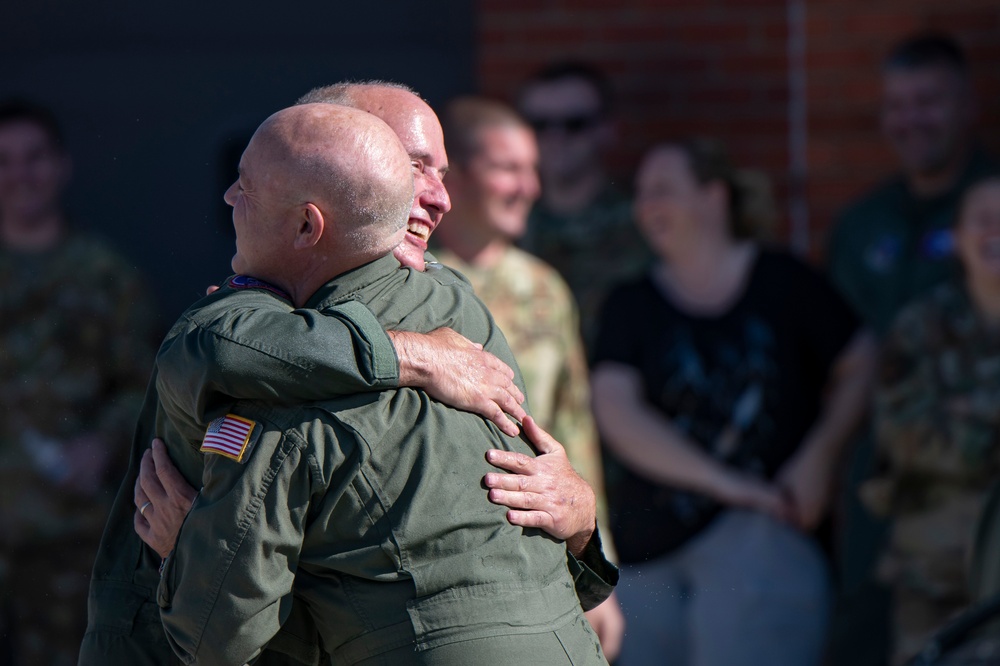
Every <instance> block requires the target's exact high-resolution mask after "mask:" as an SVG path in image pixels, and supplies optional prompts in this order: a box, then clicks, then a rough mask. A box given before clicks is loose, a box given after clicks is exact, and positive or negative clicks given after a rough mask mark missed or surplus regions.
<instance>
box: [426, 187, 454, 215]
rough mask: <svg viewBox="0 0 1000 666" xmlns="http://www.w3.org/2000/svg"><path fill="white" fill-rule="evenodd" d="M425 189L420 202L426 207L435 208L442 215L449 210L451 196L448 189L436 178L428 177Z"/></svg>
mask: <svg viewBox="0 0 1000 666" xmlns="http://www.w3.org/2000/svg"><path fill="white" fill-rule="evenodd" d="M427 185H428V186H427V189H426V190H425V191H424V195H423V196H422V197H421V203H422V204H423V205H424V206H425V207H427V206H429V207H432V208H436V209H437V210H438V211H439V212H440V213H441V214H442V215H444V214H445V213H447V212H448V211H449V210H451V197H449V196H448V190H447V188H445V186H444V183H442V182H441V181H440V180H439V179H437V178H431V179H428V183H427Z"/></svg>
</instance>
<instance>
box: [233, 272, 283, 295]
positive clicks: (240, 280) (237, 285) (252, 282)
mask: <svg viewBox="0 0 1000 666" xmlns="http://www.w3.org/2000/svg"><path fill="white" fill-rule="evenodd" d="M229 286H230V287H232V288H233V289H263V290H264V291H269V292H271V293H272V294H276V295H278V296H281V297H282V298H283V299H285V300H286V301H290V300H292V298H291V296H289V295H288V294H286V293H285V292H284V291H282V290H281V289H278V288H277V287H275V286H274V285H273V284H270V283H268V282H264V281H263V280H258V279H257V278H255V277H250V276H249V275H234V276H233V277H232V279H230V280H229Z"/></svg>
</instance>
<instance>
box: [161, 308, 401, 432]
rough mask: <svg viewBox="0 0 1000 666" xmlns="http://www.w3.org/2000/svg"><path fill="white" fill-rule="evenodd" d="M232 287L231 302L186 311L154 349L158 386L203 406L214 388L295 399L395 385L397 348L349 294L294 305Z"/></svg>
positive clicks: (190, 405) (238, 395)
mask: <svg viewBox="0 0 1000 666" xmlns="http://www.w3.org/2000/svg"><path fill="white" fill-rule="evenodd" d="M253 296H256V295H250V296H247V295H246V294H245V293H244V292H235V293H232V294H231V295H230V296H229V298H230V300H231V301H232V302H233V305H234V307H230V308H226V309H224V310H222V311H220V310H219V309H217V308H216V309H212V310H211V311H196V312H194V313H188V314H186V315H185V319H186V321H185V322H183V325H184V326H185V328H184V330H183V333H181V334H177V335H172V336H168V339H167V341H166V342H165V343H164V345H163V346H162V347H161V349H160V353H159V355H158V357H157V359H158V364H159V366H160V367H161V368H162V371H161V376H160V380H159V388H160V390H161V391H163V392H165V393H166V394H168V395H170V396H173V398H174V399H175V400H180V401H181V402H182V404H181V407H182V408H183V409H184V410H185V412H186V413H191V414H198V413H202V411H203V408H204V407H205V406H206V405H210V404H211V400H212V397H213V396H215V395H222V396H228V397H229V398H230V399H232V398H235V399H239V400H268V401H272V402H278V403H283V404H296V403H302V402H308V401H312V400H320V399H329V398H333V397H337V396H342V395H349V394H353V393H359V392H364V391H374V390H380V389H384V388H390V387H396V386H398V382H399V364H398V360H397V357H396V352H395V348H394V347H393V345H392V342H391V341H390V340H389V337H388V335H387V334H386V332H385V331H384V330H383V328H382V326H381V325H380V324H379V322H378V320H377V319H376V318H375V316H374V315H373V314H372V313H371V311H369V310H368V308H366V307H365V306H364V305H362V304H360V303H357V302H354V301H349V302H346V303H341V304H338V305H336V306H333V307H331V308H329V309H324V310H321V311H317V310H307V309H297V310H292V309H291V308H290V307H289V306H288V305H287V304H286V303H285V302H283V301H280V300H278V299H276V298H273V297H269V296H265V297H263V298H262V297H259V296H258V297H256V298H253Z"/></svg>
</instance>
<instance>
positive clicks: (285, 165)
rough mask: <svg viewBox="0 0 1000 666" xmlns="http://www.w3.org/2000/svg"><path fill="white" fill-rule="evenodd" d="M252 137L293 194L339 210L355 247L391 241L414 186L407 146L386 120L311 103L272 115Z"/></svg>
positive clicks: (386, 245) (378, 248)
mask: <svg viewBox="0 0 1000 666" xmlns="http://www.w3.org/2000/svg"><path fill="white" fill-rule="evenodd" d="M254 141H258V142H260V143H261V144H262V147H263V148H264V150H265V151H266V154H267V158H266V159H267V160H268V161H269V162H270V163H271V164H272V168H273V169H274V173H275V177H276V178H279V179H280V180H281V188H282V189H283V190H284V193H285V196H287V197H289V199H290V200H296V201H315V202H318V203H321V204H322V206H321V208H323V209H324V212H327V213H328V214H330V213H333V214H336V215H337V216H338V217H339V220H340V222H339V224H338V227H339V229H340V230H341V231H342V233H345V234H347V235H348V237H350V238H351V239H352V242H353V243H355V244H356V245H358V247H357V248H356V249H358V250H361V251H364V252H366V253H369V254H370V253H378V254H384V253H385V252H387V251H389V250H390V249H391V248H392V245H391V244H390V243H391V242H392V240H391V237H392V236H393V235H394V234H396V232H398V230H399V229H401V228H402V227H403V225H404V223H405V220H406V210H407V209H408V208H409V202H410V199H411V198H412V196H413V185H412V178H411V176H410V169H409V159H408V157H407V155H406V151H405V150H404V149H403V146H402V145H401V144H400V142H399V139H398V138H397V137H396V135H395V133H394V132H393V131H392V130H391V129H390V128H389V127H388V126H386V124H385V123H383V122H381V121H379V120H378V118H374V117H372V116H371V115H370V114H366V113H361V112H359V111H357V110H354V109H351V108H346V107H338V106H332V105H329V104H306V105H300V106H294V107H291V108H288V109H283V110H282V111H279V112H277V113H275V114H274V115H272V116H271V117H270V118H268V119H267V120H265V121H264V123H263V124H262V125H261V126H260V128H259V129H258V130H257V132H256V133H255V134H254V138H253V140H252V141H251V143H253V142H254ZM396 240H398V238H397V239H396Z"/></svg>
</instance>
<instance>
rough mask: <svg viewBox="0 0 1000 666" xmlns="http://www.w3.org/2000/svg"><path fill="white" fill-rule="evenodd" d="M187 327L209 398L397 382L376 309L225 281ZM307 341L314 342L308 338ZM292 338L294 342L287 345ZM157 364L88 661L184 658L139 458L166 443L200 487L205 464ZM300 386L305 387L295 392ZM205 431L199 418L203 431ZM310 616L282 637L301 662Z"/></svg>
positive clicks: (92, 599) (90, 628)
mask: <svg viewBox="0 0 1000 666" xmlns="http://www.w3.org/2000/svg"><path fill="white" fill-rule="evenodd" d="M220 301H223V302H222V303H220ZM352 316H353V317H355V318H356V319H352V318H351V317H352ZM188 328H193V329H194V331H195V332H196V334H195V335H191V336H189V337H188V338H187V339H186V340H185V343H186V344H188V345H189V349H190V350H191V354H192V358H193V359H195V358H198V359H200V360H199V362H198V368H197V369H196V372H195V373H194V375H195V379H196V380H202V381H204V382H205V394H206V402H207V403H208V404H209V406H213V405H215V404H217V403H220V402H225V403H228V402H229V401H230V398H227V394H226V393H225V392H226V391H232V392H233V393H232V395H237V396H240V397H248V398H252V397H257V398H272V399H277V398H278V397H281V398H283V399H284V400H286V401H288V402H295V401H301V400H306V399H309V398H311V397H315V396H314V395H313V394H312V391H315V392H319V393H320V394H321V395H323V396H329V395H345V394H350V393H353V392H359V391H370V390H374V389H379V388H383V387H385V386H394V385H396V384H397V382H398V366H397V364H396V357H395V352H394V351H393V349H392V344H391V342H390V341H389V339H388V338H387V337H386V335H385V333H384V331H383V330H382V328H381V326H379V325H378V322H377V321H376V320H375V319H374V317H373V316H372V315H371V313H370V312H368V311H367V310H365V309H364V308H357V307H352V304H345V306H344V307H342V308H338V307H334V308H330V309H326V310H320V311H312V310H294V309H293V307H292V306H291V304H290V303H289V302H288V301H287V299H284V298H281V297H280V296H278V295H276V294H274V293H271V292H269V291H267V290H266V289H263V288H251V289H234V288H233V287H232V286H226V287H224V288H223V289H220V290H219V291H218V292H216V293H215V294H212V295H211V296H207V297H205V298H203V299H201V300H200V301H198V302H197V303H196V304H195V305H194V306H192V307H191V308H190V309H189V310H188V311H187V312H185V313H184V314H183V315H182V316H181V318H180V320H179V321H178V323H177V324H175V325H174V327H173V329H172V330H171V332H170V334H168V339H171V338H173V337H174V336H176V334H177V332H178V331H180V330H187V329H188ZM306 339H307V340H308V344H305V343H304V342H303V340H306ZM296 341H298V342H296ZM285 343H287V344H288V345H289V347H284V348H283V347H282V346H281V345H282V344H285ZM158 372H159V364H157V367H154V370H153V374H152V379H151V380H150V382H149V387H148V389H147V392H146V398H145V401H144V403H143V407H142V411H141V413H140V416H139V421H138V424H137V426H136V429H135V434H134V437H133V441H132V451H131V458H130V460H129V468H128V469H129V472H128V473H127V474H126V475H125V478H124V480H123V481H122V484H121V486H120V488H119V491H118V495H117V497H116V498H115V502H114V505H113V506H112V509H111V513H110V515H109V517H108V522H107V525H106V526H105V529H104V536H103V537H102V539H101V544H100V547H99V549H98V553H97V558H96V562H95V564H94V571H93V575H92V577H91V584H90V595H89V601H88V606H89V612H88V623H87V633H86V635H85V636H84V641H83V645H82V647H81V652H80V659H79V663H80V664H81V666H91V665H93V666H97V665H104V664H119V663H120V664H130V665H135V666H173V665H174V664H177V663H179V662H178V660H177V658H176V656H175V655H174V653H173V651H172V650H171V649H170V646H169V644H168V643H167V640H166V636H165V634H164V633H163V628H162V625H161V623H160V616H159V608H158V607H157V605H156V602H155V591H156V587H157V585H158V584H159V580H160V576H159V571H158V569H159V566H160V557H159V556H158V555H157V554H156V553H155V552H153V550H152V549H150V548H148V547H147V546H146V545H145V544H143V542H142V541H141V540H140V539H139V537H138V535H137V534H136V533H135V530H134V528H133V516H134V513H135V504H134V503H133V488H134V485H135V479H136V477H137V475H138V471H139V462H140V461H141V459H142V455H143V453H144V452H145V451H146V449H148V448H149V444H150V442H151V441H152V439H153V438H154V437H161V438H163V439H164V440H165V441H166V443H167V446H168V447H169V448H170V455H171V458H172V460H173V462H174V464H175V465H177V467H178V469H179V470H180V471H181V473H182V474H183V475H184V477H185V478H186V479H187V480H188V482H189V483H190V484H191V485H193V486H195V487H200V486H201V478H202V468H203V464H204V463H203V457H202V454H200V453H199V452H198V450H197V448H192V447H190V446H187V445H186V442H187V440H186V439H185V438H183V437H182V436H181V435H180V434H179V431H178V425H182V424H175V423H174V422H172V421H171V420H170V419H169V418H168V417H167V414H166V413H165V411H164V409H163V405H162V403H161V401H160V396H159V394H158V392H157V390H156V380H157V376H158ZM199 373H200V374H199ZM255 379H256V381H254V380H255ZM240 383H241V388H240V389H239V390H238V391H237V390H236V385H237V384H240ZM300 387H301V388H302V389H306V388H307V389H308V391H307V392H306V393H305V394H302V393H297V392H296V391H297V390H299V388H300ZM203 432H204V426H201V428H200V433H199V437H200V434H202V433H203ZM305 620H307V622H306V623H305V625H306V626H304V627H296V626H289V627H288V631H287V632H283V633H282V634H281V635H280V636H279V638H278V639H277V640H278V641H283V642H279V645H278V646H277V648H278V649H279V650H282V651H285V652H291V653H292V654H295V655H296V656H297V657H298V658H299V660H300V661H302V662H303V663H316V662H317V660H319V658H320V653H319V650H318V649H317V647H316V646H315V636H314V635H313V634H311V633H310V631H309V626H308V624H309V623H308V618H307V617H306V618H305ZM290 625H294V623H290ZM286 639H287V640H286ZM310 641H311V642H310ZM282 645H284V647H282ZM266 657H272V658H273V660H267V659H266ZM282 659H283V658H282V657H280V656H279V655H273V654H269V653H265V658H262V659H261V660H260V661H259V662H258V663H261V664H265V663H266V664H280V663H284V661H282ZM292 663H296V662H295V661H294V660H293V662H292Z"/></svg>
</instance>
